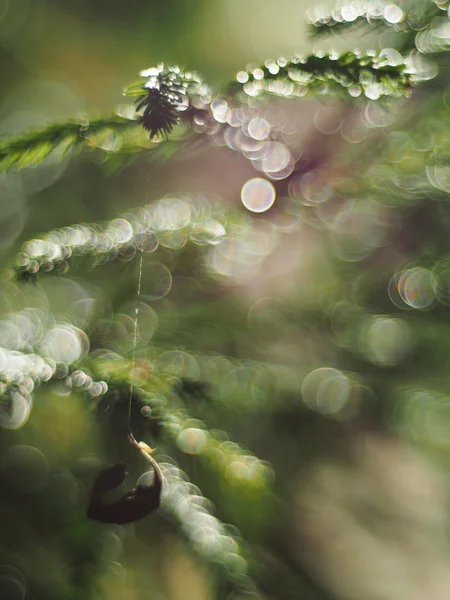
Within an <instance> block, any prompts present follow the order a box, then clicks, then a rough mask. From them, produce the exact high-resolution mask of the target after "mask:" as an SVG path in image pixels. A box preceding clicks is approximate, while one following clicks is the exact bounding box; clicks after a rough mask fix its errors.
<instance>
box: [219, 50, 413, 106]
mask: <svg viewBox="0 0 450 600" xmlns="http://www.w3.org/2000/svg"><path fill="white" fill-rule="evenodd" d="M397 54H398V56H397ZM397 54H396V56H395V58H394V59H392V58H389V57H388V56H386V55H385V54H384V53H382V52H381V53H379V54H377V53H376V52H375V51H368V52H367V53H362V52H360V51H355V52H344V53H342V54H338V53H335V52H331V53H330V54H325V53H321V52H318V53H316V54H314V55H311V56H308V57H307V56H301V55H298V56H295V57H294V58H292V59H291V60H287V59H285V58H279V59H278V60H276V61H274V60H267V61H266V62H265V63H264V65H262V66H260V67H254V66H252V65H251V66H249V67H248V68H247V70H246V71H240V72H239V73H238V74H237V76H236V81H235V82H233V83H232V84H231V85H230V86H229V88H228V91H229V93H230V94H236V93H238V92H239V91H240V90H243V91H244V92H245V93H246V94H247V95H248V96H252V97H255V96H260V95H262V94H269V95H273V96H282V97H291V96H294V97H295V96H305V95H306V94H307V93H308V92H309V91H310V90H317V91H319V92H320V93H328V92H329V91H330V86H332V88H333V89H334V90H335V91H339V89H340V90H342V89H343V88H344V89H345V88H346V89H347V90H348V93H349V94H350V95H352V96H357V95H359V94H360V93H361V92H363V93H364V94H365V95H366V96H367V97H368V98H371V99H378V98H379V97H381V96H404V95H405V94H407V93H408V92H409V90H410V88H411V75H410V73H409V72H408V69H407V65H406V63H405V60H404V58H403V57H402V56H401V55H400V54H399V53H397ZM356 90H359V92H357V91H356Z"/></svg>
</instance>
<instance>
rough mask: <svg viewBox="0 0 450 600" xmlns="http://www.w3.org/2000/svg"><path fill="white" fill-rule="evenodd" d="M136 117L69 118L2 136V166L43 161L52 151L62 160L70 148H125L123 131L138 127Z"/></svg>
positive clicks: (114, 149)
mask: <svg viewBox="0 0 450 600" xmlns="http://www.w3.org/2000/svg"><path fill="white" fill-rule="evenodd" d="M136 125H137V123H136V121H133V120H130V119H129V118H124V117H121V116H119V115H111V116H110V117H101V118H98V119H92V120H90V121H87V120H86V121H78V122H77V121H68V122H66V123H56V124H51V125H49V126H48V127H45V128H43V129H39V130H36V131H29V132H27V133H24V134H23V135H17V136H13V137H9V138H3V139H2V140H0V170H1V171H7V170H8V169H10V168H11V167H15V168H16V169H23V168H25V167H34V166H37V165H38V164H40V163H41V162H42V161H43V160H44V159H45V158H47V157H48V156H49V155H52V158H55V159H59V160H61V159H62V158H64V157H65V156H66V155H67V154H68V153H69V152H74V151H77V150H80V149H82V148H83V147H90V148H94V149H95V148H98V149H100V150H103V151H106V152H117V151H119V150H120V149H123V141H124V138H123V134H124V133H125V131H126V130H127V129H130V128H131V127H133V128H134V130H135V133H136Z"/></svg>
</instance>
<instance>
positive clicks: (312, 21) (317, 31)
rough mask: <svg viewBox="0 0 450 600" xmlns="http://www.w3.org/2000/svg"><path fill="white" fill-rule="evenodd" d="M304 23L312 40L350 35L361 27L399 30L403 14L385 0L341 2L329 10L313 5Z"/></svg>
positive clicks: (403, 23)
mask: <svg viewBox="0 0 450 600" xmlns="http://www.w3.org/2000/svg"><path fill="white" fill-rule="evenodd" d="M308 23H309V26H310V33H311V35H312V36H313V37H315V38H319V37H320V38H322V37H325V36H326V35H329V34H343V33H347V32H348V33H350V32H352V31H354V30H355V29H359V28H361V27H366V28H368V29H371V30H372V31H374V30H378V29H380V28H385V27H387V28H392V27H394V28H395V29H396V30H402V29H404V28H405V27H406V25H405V14H404V12H403V10H402V9H401V8H400V6H398V5H397V4H393V3H391V2H387V1H385V0H375V1H374V0H363V1H362V2H361V1H358V2H355V1H350V2H345V3H343V2H341V3H340V4H338V5H337V6H335V8H333V9H332V10H331V11H328V10H327V9H325V8H324V7H322V6H315V7H314V8H312V9H311V10H310V11H309V15H308Z"/></svg>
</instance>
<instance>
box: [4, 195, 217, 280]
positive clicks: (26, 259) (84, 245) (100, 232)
mask: <svg viewBox="0 0 450 600" xmlns="http://www.w3.org/2000/svg"><path fill="white" fill-rule="evenodd" d="M217 213H218V214H219V211H217ZM220 214H221V213H220ZM215 216H216V211H215V209H214V206H213V205H211V204H209V203H207V202H205V201H204V200H203V199H202V200H201V201H199V202H196V200H195V199H191V200H189V199H188V198H184V199H183V200H176V199H164V198H163V199H161V200H160V201H159V202H156V203H154V204H152V205H148V206H146V207H143V208H139V209H136V210H135V211H134V212H130V213H129V214H127V215H126V218H124V217H123V218H118V219H113V220H112V221H108V222H106V223H104V224H88V225H84V224H79V225H75V226H74V227H65V228H62V229H58V230H55V231H51V232H49V233H48V234H47V235H45V236H43V237H42V238H40V239H34V240H31V241H29V242H26V243H25V244H24V245H23V246H22V249H21V252H20V253H19V254H18V256H17V258H16V261H15V264H14V266H13V269H14V271H15V273H16V276H17V279H18V280H19V281H27V280H32V281H34V280H35V278H36V274H37V273H38V272H39V273H53V274H64V273H66V272H67V271H68V269H69V268H71V267H72V266H74V264H75V265H76V266H77V267H81V266H84V267H85V268H91V269H92V268H94V267H96V266H99V265H104V264H106V263H108V262H111V261H113V260H116V259H122V260H123V259H126V260H129V259H131V258H133V257H134V255H135V254H136V252H137V251H138V250H142V251H144V252H148V251H150V252H153V251H154V250H156V248H157V247H158V245H159V244H160V243H161V244H162V245H164V246H165V247H170V248H173V249H176V248H181V247H183V246H184V244H185V243H186V242H187V241H188V240H189V241H191V242H193V243H195V244H197V245H210V244H212V245H215V244H217V243H219V241H220V240H221V239H222V238H223V237H224V236H225V233H226V232H225V229H224V227H223V225H222V224H221V222H220V220H217V219H216V218H215Z"/></svg>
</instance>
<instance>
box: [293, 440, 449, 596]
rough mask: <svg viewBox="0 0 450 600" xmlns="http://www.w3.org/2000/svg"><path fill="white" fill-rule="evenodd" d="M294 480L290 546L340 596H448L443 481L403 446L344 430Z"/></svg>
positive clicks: (446, 497)
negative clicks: (340, 442)
mask: <svg viewBox="0 0 450 600" xmlns="http://www.w3.org/2000/svg"><path fill="white" fill-rule="evenodd" d="M344 447H347V450H348V455H347V457H346V458H344V459H341V460H338V459H328V460H324V461H319V462H316V463H315V464H314V465H312V466H311V468H309V469H307V470H306V471H305V472H303V473H302V475H301V477H300V476H299V477H298V480H297V483H296V486H295V492H294V495H293V497H292V510H293V512H292V521H291V526H292V528H293V531H294V535H292V537H291V538H290V546H291V549H292V551H293V553H294V554H295V556H296V558H297V560H298V564H299V565H302V566H306V568H307V569H308V571H309V572H310V573H311V575H312V576H313V577H314V578H316V579H317V580H318V581H321V582H322V584H323V585H324V586H325V587H326V588H328V590H329V591H331V592H332V593H333V594H334V595H336V596H337V597H338V598H342V599H345V600H359V599H361V598H367V599H369V598H370V599H374V600H375V599H377V600H403V599H405V600H406V599H408V600H421V599H422V598H430V600H431V599H433V600H446V599H447V598H450V562H449V559H450V544H449V539H448V502H449V489H448V483H447V481H446V479H445V477H443V475H442V474H440V473H439V472H437V471H436V469H435V468H434V467H433V466H432V464H431V463H430V462H428V461H427V460H426V459H425V458H424V457H423V456H421V455H420V454H419V453H418V452H417V451H416V450H414V449H413V448H412V447H410V446H408V445H407V444H406V443H404V442H402V441H400V440H398V439H395V438H392V437H388V436H386V435H383V434H381V433H378V434H375V433H370V432H364V431H361V432H357V433H354V432H353V433H350V434H349V437H348V439H347V440H346V442H344Z"/></svg>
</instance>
